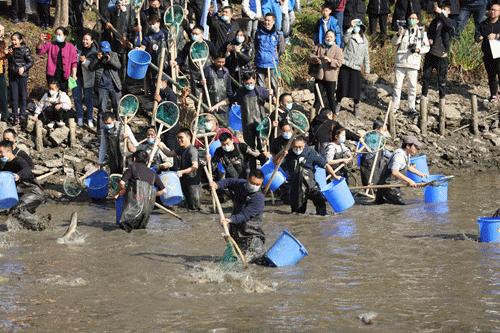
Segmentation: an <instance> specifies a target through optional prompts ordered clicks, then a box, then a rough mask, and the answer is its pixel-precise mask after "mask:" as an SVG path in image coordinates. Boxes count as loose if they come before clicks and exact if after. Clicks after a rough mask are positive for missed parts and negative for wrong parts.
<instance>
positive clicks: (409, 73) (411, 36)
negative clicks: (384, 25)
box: [392, 13, 430, 114]
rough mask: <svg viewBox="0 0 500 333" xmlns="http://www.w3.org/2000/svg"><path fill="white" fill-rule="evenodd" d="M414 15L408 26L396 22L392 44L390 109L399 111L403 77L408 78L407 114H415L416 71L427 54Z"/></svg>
mask: <svg viewBox="0 0 500 333" xmlns="http://www.w3.org/2000/svg"><path fill="white" fill-rule="evenodd" d="M418 22H419V21H418V17H417V14H416V13H412V14H411V15H410V16H409V17H408V25H407V26H405V25H404V24H402V22H401V21H398V33H397V34H396V35H395V36H394V37H393V39H392V43H393V44H394V45H395V46H396V47H397V50H396V58H395V66H396V68H395V80H394V94H393V96H392V108H393V110H394V111H397V110H398V109H399V103H400V100H401V89H402V87H403V81H404V79H405V77H407V78H408V113H410V114H411V113H415V112H416V111H415V99H416V96H417V80H418V70H419V69H420V64H421V60H422V54H425V53H427V52H429V48H430V46H429V40H428V39H427V33H426V32H425V31H424V27H421V26H419V25H418Z"/></svg>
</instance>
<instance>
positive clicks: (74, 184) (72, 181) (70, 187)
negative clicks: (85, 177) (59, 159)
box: [63, 175, 83, 198]
mask: <svg viewBox="0 0 500 333" xmlns="http://www.w3.org/2000/svg"><path fill="white" fill-rule="evenodd" d="M63 190H64V193H65V194H66V195H67V196H68V197H71V198H75V197H77V196H79V195H80V194H81V193H82V192H83V185H82V184H81V183H80V182H79V180H78V178H76V177H75V176H74V175H67V176H66V177H65V178H64V182H63Z"/></svg>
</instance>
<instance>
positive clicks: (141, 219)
mask: <svg viewBox="0 0 500 333" xmlns="http://www.w3.org/2000/svg"><path fill="white" fill-rule="evenodd" d="M132 161H133V162H132V163H131V164H130V165H129V167H128V168H127V170H126V171H125V172H124V173H123V176H122V179H121V180H120V192H119V193H118V194H117V195H116V197H115V199H117V198H118V197H119V196H123V195H126V198H125V203H124V204H123V209H122V214H121V217H120V228H121V229H123V230H125V231H126V232H131V231H132V230H133V229H146V226H147V224H148V222H149V216H150V214H151V212H152V211H153V206H154V202H155V197H157V196H161V195H162V194H163V192H164V190H165V186H164V185H163V182H162V181H161V179H160V177H159V176H158V174H157V173H155V172H154V171H152V170H151V169H150V168H148V167H147V165H146V164H147V163H148V161H149V154H148V153H147V152H146V151H144V150H138V151H136V152H135V153H134V154H133V155H132Z"/></svg>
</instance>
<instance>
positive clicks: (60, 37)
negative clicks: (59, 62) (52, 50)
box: [56, 35, 65, 43]
mask: <svg viewBox="0 0 500 333" xmlns="http://www.w3.org/2000/svg"><path fill="white" fill-rule="evenodd" d="M64 39H65V37H64V35H57V36H56V41H57V42H58V43H62V42H64Z"/></svg>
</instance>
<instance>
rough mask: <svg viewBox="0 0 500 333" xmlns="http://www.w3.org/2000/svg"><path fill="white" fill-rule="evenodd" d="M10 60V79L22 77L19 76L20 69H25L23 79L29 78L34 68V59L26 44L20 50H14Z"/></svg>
mask: <svg viewBox="0 0 500 333" xmlns="http://www.w3.org/2000/svg"><path fill="white" fill-rule="evenodd" d="M8 57H9V58H8V59H9V77H10V78H16V77H20V76H19V74H18V72H17V71H18V69H19V68H21V67H24V73H23V75H21V77H27V76H28V73H29V70H30V68H31V67H33V58H32V57H31V51H30V49H29V48H28V47H27V46H26V44H24V43H23V44H21V46H20V47H18V48H13V49H12V54H11V55H10V56H8Z"/></svg>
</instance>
